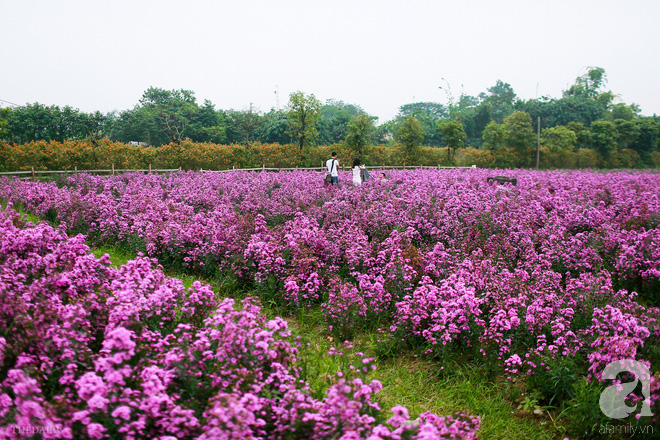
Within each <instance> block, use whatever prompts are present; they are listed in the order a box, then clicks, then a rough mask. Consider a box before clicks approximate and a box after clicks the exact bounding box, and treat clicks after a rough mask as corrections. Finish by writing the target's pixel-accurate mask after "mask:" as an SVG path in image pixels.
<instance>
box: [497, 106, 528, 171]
mask: <svg viewBox="0 0 660 440" xmlns="http://www.w3.org/2000/svg"><path fill="white" fill-rule="evenodd" d="M503 131H504V135H503V141H504V143H505V144H506V146H507V147H509V148H511V149H512V150H513V152H514V155H515V160H516V165H517V166H522V167H525V166H529V165H530V164H531V162H532V155H533V152H534V143H535V140H536V135H535V134H534V128H533V127H532V118H530V116H529V113H526V112H520V111H518V112H514V113H512V114H511V115H510V116H509V117H508V118H506V119H505V120H504V124H503Z"/></svg>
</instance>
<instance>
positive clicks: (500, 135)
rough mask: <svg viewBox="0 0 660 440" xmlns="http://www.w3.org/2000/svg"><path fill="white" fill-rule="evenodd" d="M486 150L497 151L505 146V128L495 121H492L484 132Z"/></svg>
mask: <svg viewBox="0 0 660 440" xmlns="http://www.w3.org/2000/svg"><path fill="white" fill-rule="evenodd" d="M482 136H483V140H484V148H486V149H487V150H497V149H499V148H501V147H503V146H504V127H502V126H501V125H500V124H498V123H497V122H495V121H490V122H489V123H488V125H486V128H484V131H483V135H482Z"/></svg>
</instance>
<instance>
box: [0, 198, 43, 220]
mask: <svg viewBox="0 0 660 440" xmlns="http://www.w3.org/2000/svg"><path fill="white" fill-rule="evenodd" d="M6 208H7V202H6V201H4V200H1V201H0V209H2V210H3V211H4V210H5V209H6ZM14 210H16V211H17V212H18V213H19V214H20V216H21V220H24V221H28V222H31V223H34V224H35V225H36V224H38V223H39V222H41V221H43V220H42V219H41V218H39V217H37V216H36V215H34V214H30V213H29V212H27V211H26V210H24V209H23V207H22V206H21V205H20V204H17V205H14Z"/></svg>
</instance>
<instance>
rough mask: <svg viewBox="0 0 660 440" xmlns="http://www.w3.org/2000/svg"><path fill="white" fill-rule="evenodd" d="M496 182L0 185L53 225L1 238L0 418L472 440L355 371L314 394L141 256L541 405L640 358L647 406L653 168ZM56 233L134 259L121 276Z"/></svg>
mask: <svg viewBox="0 0 660 440" xmlns="http://www.w3.org/2000/svg"><path fill="white" fill-rule="evenodd" d="M493 175H495V174H494V171H493V170H477V169H471V170H409V171H393V172H391V173H390V175H389V176H388V179H386V180H383V181H373V182H367V183H365V184H363V185H362V186H359V187H353V186H352V185H350V184H346V185H343V186H341V187H340V188H335V187H324V186H323V185H322V182H321V178H320V176H319V174H318V173H313V172H305V171H299V172H282V173H276V174H275V173H267V172H260V173H251V172H233V173H223V174H216V173H193V172H188V173H177V174H172V175H167V176H160V175H157V174H150V175H144V174H137V175H122V176H112V177H99V176H91V175H85V174H80V175H75V176H71V177H69V178H66V179H63V180H60V181H57V182H55V183H40V182H27V181H23V182H22V181H18V180H9V179H0V199H2V200H5V201H8V202H11V203H14V204H15V205H20V206H21V207H23V209H25V210H28V211H30V212H33V213H35V214H36V215H38V216H41V217H43V218H46V219H49V220H52V221H57V222H60V223H61V225H60V228H59V229H53V228H51V227H50V226H46V225H45V224H40V225H38V226H36V227H22V228H17V227H16V225H14V223H17V220H16V219H15V217H12V211H11V210H8V211H7V213H5V214H3V220H2V225H3V226H2V228H3V229H2V231H0V232H1V233H2V253H0V283H1V284H0V287H1V288H2V294H1V295H2V302H1V304H2V305H1V306H0V307H2V310H1V312H0V313H2V320H1V321H0V361H1V364H0V366H1V368H0V381H1V383H2V389H1V390H0V419H2V420H6V422H5V423H6V426H13V425H12V424H14V425H16V426H18V425H20V424H21V423H22V424H23V425H25V424H29V423H31V424H33V425H34V424H36V423H37V420H41V422H40V426H47V423H51V424H53V425H58V426H64V427H65V428H66V429H64V430H62V431H61V432H60V433H58V434H57V435H59V436H62V437H64V436H65V434H71V435H73V436H74V437H75V436H77V435H78V434H75V433H74V432H78V433H80V432H86V434H85V435H88V436H90V437H94V438H104V436H110V437H112V436H114V435H118V433H119V434H121V435H120V437H131V436H133V438H147V437H149V438H151V437H158V436H164V435H166V434H169V435H173V436H175V437H185V438H192V437H197V436H202V438H285V437H286V438H319V439H321V438H322V439H325V438H340V437H341V435H344V437H341V438H347V439H348V438H365V439H366V438H370V439H373V440H376V439H379V438H384V439H389V438H399V437H397V436H399V435H401V432H402V431H401V430H406V431H410V432H406V434H405V435H408V437H405V436H404V437H405V438H420V439H421V438H429V439H430V438H438V435H439V434H438V433H439V432H445V431H443V430H446V432H448V433H449V432H451V433H453V434H452V435H454V437H453V438H470V436H473V435H474V434H475V429H476V428H477V427H478V423H479V422H478V419H476V418H469V417H466V416H459V418H457V419H455V418H453V417H444V418H443V417H438V416H435V415H432V414H426V415H424V416H422V417H421V418H420V421H418V422H416V423H413V424H409V423H403V419H404V418H405V416H406V414H407V413H406V411H405V409H404V408H399V409H397V410H396V411H395V417H394V418H393V419H391V420H389V422H388V423H385V421H384V420H383V419H382V417H383V416H382V415H381V412H380V410H379V408H377V405H376V404H375V403H373V402H372V401H371V400H370V399H371V395H372V394H373V393H375V392H377V391H378V384H377V383H371V384H368V383H366V382H362V380H361V379H357V378H356V379H354V382H350V381H340V382H338V383H337V384H336V385H335V386H333V387H332V388H331V389H330V390H329V391H328V393H327V396H326V398H325V399H323V400H314V399H312V398H311V397H310V393H309V390H308V389H307V388H306V386H305V385H304V384H301V383H300V380H299V377H298V372H297V371H298V370H297V368H296V353H297V351H296V349H295V343H293V341H291V340H290V338H289V336H288V332H287V329H286V323H285V322H284V321H282V320H274V321H266V319H265V318H263V317H262V315H261V314H260V313H259V308H258V306H256V305H255V304H253V303H251V302H249V301H248V302H247V303H246V304H244V305H243V306H242V308H240V310H236V307H234V305H233V304H232V302H231V300H218V299H216V298H215V296H214V295H213V292H211V291H210V289H209V288H208V287H206V286H204V285H201V284H195V285H193V287H191V288H190V289H185V288H184V287H183V286H182V285H181V283H180V282H178V281H177V280H173V279H169V278H166V277H164V276H163V274H162V272H161V271H160V270H159V269H158V268H157V266H156V262H155V261H152V260H150V258H153V259H157V261H158V263H160V264H161V265H163V266H165V267H168V268H176V269H180V270H183V271H186V272H189V273H193V274H197V275H199V276H201V277H205V278H221V277H231V278H232V279H233V280H235V281H236V282H237V285H240V286H242V288H244V289H247V290H249V291H253V292H256V293H258V294H259V295H260V296H261V297H262V299H263V300H268V301H274V302H276V303H277V304H279V305H281V306H283V307H286V308H288V309H289V310H291V311H292V312H295V311H296V310H299V309H301V308H308V307H309V308H314V307H320V308H321V309H322V310H323V314H324V317H325V320H326V322H327V324H328V326H329V328H330V329H331V331H332V332H333V333H334V334H335V335H336V336H337V337H339V338H341V339H350V338H352V337H353V336H355V335H356V334H358V333H360V332H374V331H381V332H385V333H386V334H387V335H388V336H387V337H383V338H382V339H383V344H384V345H386V346H387V348H384V349H383V350H385V349H387V350H394V349H395V348H392V347H397V348H396V350H406V349H421V350H422V351H423V352H425V353H426V355H427V356H430V357H434V358H436V359H437V362H438V363H439V364H441V365H445V364H446V365H449V363H450V362H451V361H452V360H453V359H456V358H457V357H462V358H464V359H469V360H472V361H475V362H480V363H482V364H484V365H486V366H487V367H488V368H489V369H490V370H492V371H493V372H494V373H495V374H498V375H502V376H503V377H504V378H506V379H508V380H521V381H526V382H528V383H529V384H531V386H533V387H535V388H536V389H537V390H538V391H539V392H540V393H541V395H542V397H543V398H544V399H545V400H547V401H549V402H550V403H555V404H556V403H558V402H561V401H563V400H567V399H569V398H570V396H571V391H570V386H571V385H572V382H571V381H574V380H575V378H576V377H586V378H588V379H589V380H590V381H591V382H593V383H600V382H599V381H601V374H602V371H603V369H604V368H605V366H606V365H607V364H608V363H609V362H611V361H613V360H620V359H634V360H638V361H642V362H643V363H644V364H645V365H647V366H648V367H649V368H650V371H651V372H652V374H654V375H653V377H652V378H650V391H651V392H650V394H649V395H642V394H641V393H631V394H630V396H629V400H628V401H629V402H630V403H634V402H639V401H641V400H643V399H645V398H646V399H650V403H651V404H654V403H655V402H656V401H657V400H658V399H659V398H660V373H658V369H657V365H658V364H659V363H660V344H659V342H658V341H659V338H660V323H659V321H658V318H659V317H660V311H659V309H658V308H657V306H658V305H660V174H657V173H652V172H634V173H628V172H617V173H603V174H600V173H593V172H584V171H582V172H576V171H572V172H559V171H557V172H534V171H524V170H516V171H507V175H509V176H511V177H515V178H517V182H518V185H517V186H511V185H504V186H501V185H489V184H487V183H486V178H487V177H489V176H493ZM340 181H341V182H349V177H348V173H346V175H341V176H340ZM64 230H66V231H68V232H69V233H70V234H72V233H76V232H80V233H83V234H85V235H86V240H87V242H88V243H89V244H117V245H120V246H123V247H126V248H127V249H132V250H133V251H135V250H138V251H141V252H142V253H143V254H144V255H146V256H147V257H140V258H138V259H137V260H134V261H131V262H129V263H128V264H126V265H125V266H123V267H122V268H121V269H119V270H115V269H113V268H111V267H110V266H109V264H108V261H106V260H104V259H95V258H94V257H93V256H90V255H89V254H88V249H87V247H86V245H85V244H84V243H83V238H82V237H81V236H75V237H73V238H68V237H67V236H66V235H65V233H64ZM567 371H570V372H571V374H572V375H570V374H567V373H566V372H567ZM593 404H594V405H596V407H597V406H598V401H597V400H596V402H594V403H593ZM653 408H655V405H654V406H653ZM654 412H655V413H657V410H656V411H654ZM46 421H47V422H46ZM657 422H658V420H657V416H656V417H655V418H654V423H657ZM291 428H295V431H291ZM285 429H286V432H285V431H284V430H285ZM85 430H86V431H85ZM337 430H340V431H337ZM397 430H398V431H397ZM292 432H294V433H297V434H292ZM57 435H54V437H55V438H56V437H57ZM162 438H165V437H162Z"/></svg>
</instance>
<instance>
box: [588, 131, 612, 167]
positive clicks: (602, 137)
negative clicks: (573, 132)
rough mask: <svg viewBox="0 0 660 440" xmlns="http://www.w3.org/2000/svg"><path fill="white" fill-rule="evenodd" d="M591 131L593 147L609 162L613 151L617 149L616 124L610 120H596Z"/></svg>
mask: <svg viewBox="0 0 660 440" xmlns="http://www.w3.org/2000/svg"><path fill="white" fill-rule="evenodd" d="M590 131H591V147H592V148H593V149H594V150H596V151H597V152H598V153H599V154H600V155H601V156H602V157H603V160H604V161H605V162H607V161H608V160H609V159H610V156H611V154H612V152H613V151H614V150H615V149H616V140H617V131H616V125H614V123H612V122H609V121H595V122H594V123H593V124H591V128H590Z"/></svg>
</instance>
